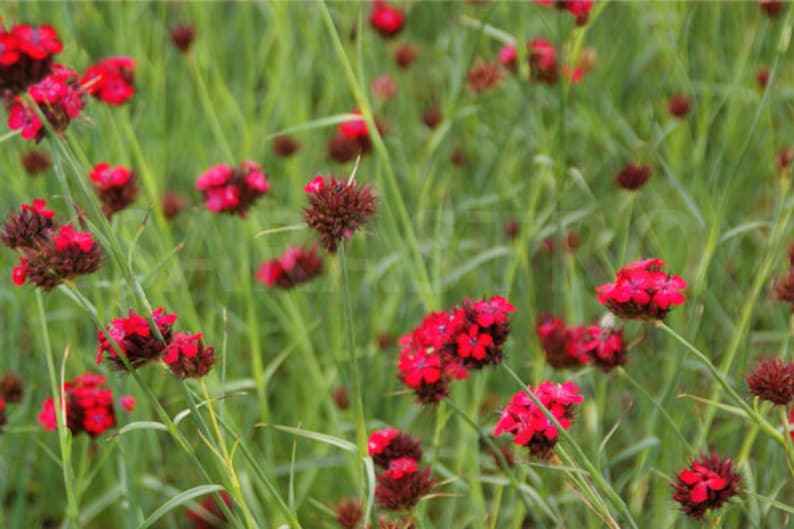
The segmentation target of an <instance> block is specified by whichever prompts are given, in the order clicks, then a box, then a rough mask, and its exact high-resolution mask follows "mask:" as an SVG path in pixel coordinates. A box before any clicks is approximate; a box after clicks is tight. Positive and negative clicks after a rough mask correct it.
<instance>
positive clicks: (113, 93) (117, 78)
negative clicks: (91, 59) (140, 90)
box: [80, 56, 135, 105]
mask: <svg viewBox="0 0 794 529" xmlns="http://www.w3.org/2000/svg"><path fill="white" fill-rule="evenodd" d="M80 84H82V85H83V88H84V89H85V90H86V92H88V93H89V94H91V95H92V96H94V97H95V98H97V99H99V100H100V101H102V102H104V103H107V104H109V105H121V104H123V103H125V102H126V101H127V100H129V99H130V98H131V97H132V96H133V95H134V94H135V61H134V60H133V59H131V58H130V57H125V56H119V57H108V58H107V59H104V60H102V61H100V62H98V63H97V64H95V65H93V66H90V67H89V68H88V70H86V72H85V74H84V75H83V78H82V79H81V81H80Z"/></svg>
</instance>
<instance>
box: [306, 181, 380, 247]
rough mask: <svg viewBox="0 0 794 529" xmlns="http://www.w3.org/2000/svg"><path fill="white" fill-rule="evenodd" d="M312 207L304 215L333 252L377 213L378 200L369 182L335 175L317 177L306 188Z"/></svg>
mask: <svg viewBox="0 0 794 529" xmlns="http://www.w3.org/2000/svg"><path fill="white" fill-rule="evenodd" d="M304 191H305V192H306V195H307V199H308V201H309V206H308V207H307V208H304V210H303V218H304V220H305V221H306V224H308V225H309V227H310V228H312V229H314V230H315V231H316V232H317V233H318V234H319V236H320V243H321V244H322V245H323V247H324V248H325V249H326V250H328V251H329V252H331V253H335V252H336V250H337V247H338V246H339V244H340V243H342V242H343V241H345V240H347V239H349V238H350V237H352V236H353V233H355V232H356V231H357V230H358V229H359V228H361V227H363V226H364V224H366V223H367V222H369V220H370V219H371V218H372V217H373V216H374V215H375V210H376V208H377V202H376V201H375V196H374V195H373V193H372V191H371V189H370V187H369V185H368V184H364V185H363V186H358V185H357V184H356V182H355V180H351V181H349V182H345V181H343V180H337V179H336V177H335V176H331V177H330V178H328V179H326V178H325V177H323V176H317V177H315V178H314V179H313V180H312V181H311V182H309V183H308V184H306V186H305V187H304Z"/></svg>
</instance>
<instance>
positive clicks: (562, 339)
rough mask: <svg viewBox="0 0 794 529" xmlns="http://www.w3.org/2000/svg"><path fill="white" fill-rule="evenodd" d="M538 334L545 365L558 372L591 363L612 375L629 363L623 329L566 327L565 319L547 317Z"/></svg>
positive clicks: (539, 321)
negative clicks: (618, 368)
mask: <svg viewBox="0 0 794 529" xmlns="http://www.w3.org/2000/svg"><path fill="white" fill-rule="evenodd" d="M536 331H537V334H538V338H539V339H540V343H541V345H542V347H543V352H544V353H545V355H546V362H548V363H549V365H550V366H552V367H553V368H555V369H566V368H577V367H581V366H583V365H586V364H588V363H591V362H592V363H593V364H594V365H595V366H596V367H598V368H599V369H601V370H602V371H604V372H609V371H611V370H612V369H613V368H615V367H617V366H620V365H624V364H625V363H626V361H627V360H628V359H627V357H626V344H625V343H624V341H623V329H612V328H609V327H601V326H600V325H587V326H583V325H580V326H577V327H566V326H565V323H564V322H563V320H561V319H559V318H554V316H552V315H550V314H544V315H541V316H540V317H539V318H538V325H537V327H536Z"/></svg>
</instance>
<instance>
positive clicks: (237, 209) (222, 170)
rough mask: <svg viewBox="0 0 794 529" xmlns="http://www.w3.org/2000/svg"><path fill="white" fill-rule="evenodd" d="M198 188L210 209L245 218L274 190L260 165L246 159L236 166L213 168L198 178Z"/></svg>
mask: <svg viewBox="0 0 794 529" xmlns="http://www.w3.org/2000/svg"><path fill="white" fill-rule="evenodd" d="M196 189H197V190H198V191H200V192H201V194H202V195H203V196H204V204H205V205H206V206H207V209H209V210H210V211H212V212H214V213H228V214H230V215H231V214H237V215H239V216H240V217H243V218H245V216H246V215H247V214H248V209H249V208H250V207H251V206H253V204H254V203H255V202H256V201H257V200H258V199H259V197H261V196H262V195H265V194H266V193H267V192H268V191H270V183H269V182H268V180H267V174H266V173H264V172H263V171H262V170H261V167H260V166H259V164H257V163H255V162H252V161H250V160H245V161H243V162H242V163H240V165H239V167H237V168H234V169H232V168H231V167H229V166H228V165H224V164H218V165H215V166H213V167H210V168H209V169H208V170H207V171H206V172H204V173H203V174H201V175H200V176H199V177H198V179H197V180H196Z"/></svg>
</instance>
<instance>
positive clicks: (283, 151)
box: [273, 136, 301, 158]
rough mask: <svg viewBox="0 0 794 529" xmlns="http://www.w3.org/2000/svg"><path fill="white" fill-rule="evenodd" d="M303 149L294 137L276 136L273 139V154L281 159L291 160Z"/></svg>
mask: <svg viewBox="0 0 794 529" xmlns="http://www.w3.org/2000/svg"><path fill="white" fill-rule="evenodd" d="M300 148H301V144H300V143H298V141H297V140H296V139H295V138H293V137H292V136H276V137H275V138H273V152H274V153H275V155H276V156H278V157H280V158H289V157H290V156H292V155H293V154H295V153H296V152H298V151H299V150H300Z"/></svg>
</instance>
